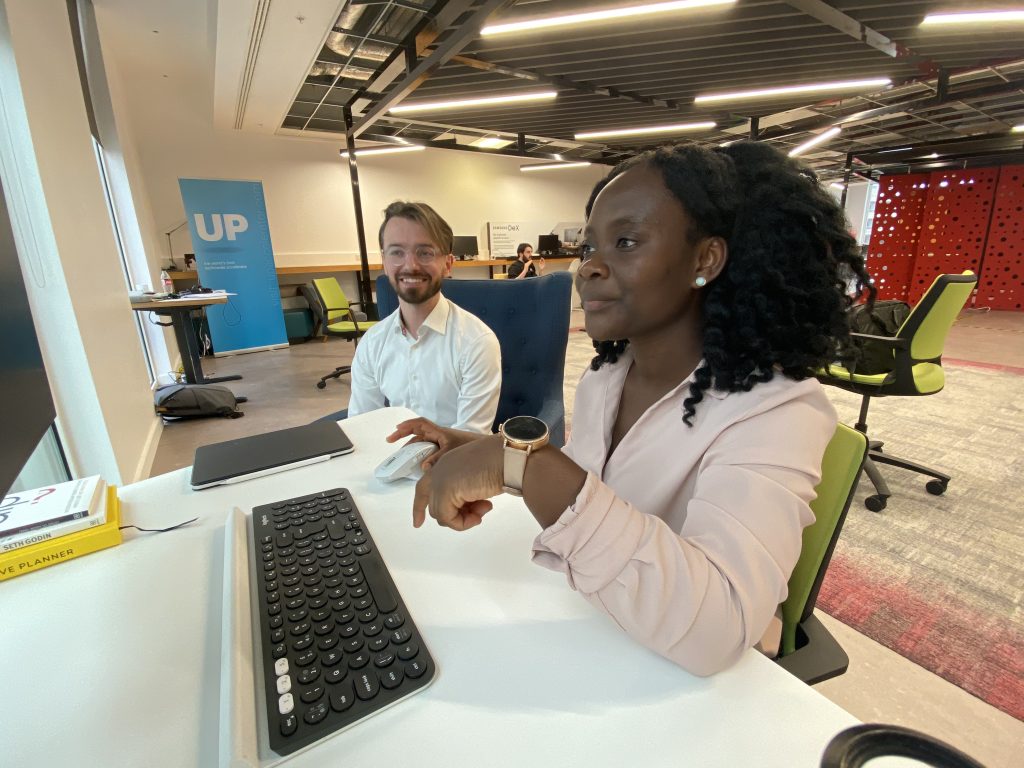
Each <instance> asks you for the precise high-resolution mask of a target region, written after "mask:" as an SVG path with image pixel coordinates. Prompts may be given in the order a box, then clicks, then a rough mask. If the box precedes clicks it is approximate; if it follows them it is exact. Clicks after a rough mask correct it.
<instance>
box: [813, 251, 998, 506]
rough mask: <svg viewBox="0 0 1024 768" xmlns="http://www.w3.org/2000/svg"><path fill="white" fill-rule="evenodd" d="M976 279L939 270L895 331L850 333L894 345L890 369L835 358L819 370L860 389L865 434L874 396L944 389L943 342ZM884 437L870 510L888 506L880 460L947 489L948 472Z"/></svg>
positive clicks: (833, 381) (877, 445)
mask: <svg viewBox="0 0 1024 768" xmlns="http://www.w3.org/2000/svg"><path fill="white" fill-rule="evenodd" d="M977 282H978V277H977V275H975V274H974V273H972V272H970V271H967V272H964V273H963V274H960V275H939V276H938V277H937V278H935V282H934V283H932V286H931V288H929V289H928V292H927V293H925V295H924V296H922V297H921V300H920V301H919V302H918V303H917V306H916V307H914V309H913V310H912V311H911V313H910V314H909V315H908V316H907V319H906V320H905V321H904V322H903V325H901V326H900V328H899V330H898V331H897V332H896V335H895V336H893V337H888V336H870V335H868V334H861V333H852V334H850V335H851V336H852V337H853V338H855V339H862V340H865V341H871V342H872V343H877V344H882V345H885V346H887V347H889V348H890V349H891V350H892V370H891V371H890V372H889V373H877V374H858V373H856V370H855V367H854V370H849V369H847V368H845V367H844V366H842V365H839V364H833V365H830V366H829V367H828V372H827V373H823V374H821V375H819V376H818V379H819V380H820V381H821V383H822V384H828V385H830V386H833V387H839V388H840V389H845V390H847V391H849V392H856V393H857V394H858V395H861V397H862V400H861V405H860V416H859V418H858V419H857V423H856V425H855V426H856V428H857V429H858V430H859V431H861V432H863V433H864V434H867V431H868V424H867V420H868V405H869V404H870V402H871V398H872V397H888V396H891V395H897V396H911V397H915V396H920V395H934V394H935V393H936V392H939V391H941V390H942V387H943V385H944V384H945V382H946V377H945V375H944V374H943V372H942V347H943V345H944V344H945V343H946V336H947V335H948V333H949V329H950V328H951V327H952V326H953V323H954V322H955V321H956V318H957V315H959V314H960V310H961V309H963V307H964V305H965V304H966V303H967V300H968V299H969V298H970V296H971V292H972V291H973V290H974V286H975V285H976V284H977ZM882 445H883V444H882V443H881V442H880V441H875V440H872V441H871V448H870V451H869V453H868V460H867V461H866V462H865V464H864V471H865V472H866V473H867V475H868V477H869V478H871V482H872V484H873V485H874V487H875V494H874V495H873V496H868V497H867V499H865V500H864V506H866V507H867V508H868V509H870V510H871V511H872V512H881V511H882V510H883V509H885V506H886V503H887V500H888V498H889V496H890V495H891V493H890V491H889V486H888V484H887V483H886V482H885V479H884V478H883V477H882V474H881V472H879V471H878V467H877V466H875V465H876V464H889V465H891V466H894V467H902V468H903V469H909V470H911V471H912V472H917V473H919V474H922V475H927V476H928V477H931V478H933V479H932V480H929V481H928V483H927V484H926V485H925V488H926V489H927V490H928V492H929V493H932V494H935V495H936V496H938V495H940V494H942V493H944V492H945V491H946V487H947V486H948V485H949V481H950V476H949V475H947V474H944V473H942V472H939V471H938V470H935V469H930V468H929V467H925V466H923V465H921V464H917V463H915V462H913V461H908V460H907V459H900V458H897V457H896V456H890V455H889V454H886V453H882Z"/></svg>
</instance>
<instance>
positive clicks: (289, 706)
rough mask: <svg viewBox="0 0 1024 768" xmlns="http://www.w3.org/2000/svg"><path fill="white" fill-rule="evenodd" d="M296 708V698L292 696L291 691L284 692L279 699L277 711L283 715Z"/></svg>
mask: <svg viewBox="0 0 1024 768" xmlns="http://www.w3.org/2000/svg"><path fill="white" fill-rule="evenodd" d="M293 709H295V699H294V698H292V695H291V694H290V693H283V694H281V696H280V697H279V698H278V700H277V711H278V712H280V713H281V714H282V715H287V714H288V713H289V712H291V711H292V710H293Z"/></svg>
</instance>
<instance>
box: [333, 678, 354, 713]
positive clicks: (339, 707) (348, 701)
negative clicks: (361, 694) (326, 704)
mask: <svg viewBox="0 0 1024 768" xmlns="http://www.w3.org/2000/svg"><path fill="white" fill-rule="evenodd" d="M354 701H355V695H354V694H353V691H352V681H351V680H349V681H347V682H344V683H342V684H341V685H337V686H335V687H334V689H333V690H332V691H331V696H330V702H331V709H333V710H334V711H335V712H344V711H345V710H346V709H348V708H349V707H351V706H352V703H353V702H354Z"/></svg>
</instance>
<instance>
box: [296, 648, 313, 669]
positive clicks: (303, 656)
mask: <svg viewBox="0 0 1024 768" xmlns="http://www.w3.org/2000/svg"><path fill="white" fill-rule="evenodd" d="M314 661H316V651H305V652H303V653H300V654H299V655H298V656H296V657H295V663H296V665H298V666H300V667H308V666H309V665H310V664H312V663H313V662H314Z"/></svg>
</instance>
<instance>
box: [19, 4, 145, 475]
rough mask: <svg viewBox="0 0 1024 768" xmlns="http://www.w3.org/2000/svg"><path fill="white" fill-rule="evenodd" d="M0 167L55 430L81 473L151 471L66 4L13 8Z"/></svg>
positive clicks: (132, 336)
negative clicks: (49, 391) (52, 405)
mask: <svg viewBox="0 0 1024 768" xmlns="http://www.w3.org/2000/svg"><path fill="white" fill-rule="evenodd" d="M3 11H4V14H5V18H6V26H5V27H4V28H3V29H2V30H0V33H2V34H0V45H2V55H3V60H2V68H0V102H2V117H3V121H4V126H3V130H2V131H0V133H2V135H3V136H2V138H3V140H2V142H0V158H2V165H3V167H2V172H3V181H4V188H5V191H7V193H8V198H9V206H10V210H11V217H12V224H13V226H14V232H15V238H16V241H17V244H18V255H19V258H20V260H21V262H22V268H23V271H24V273H25V275H26V284H27V288H28V291H29V300H30V303H31V305H32V313H33V317H34V319H35V322H36V329H37V334H38V336H39V340H40V346H41V349H42V352H43V358H44V361H45V363H46V369H47V373H48V375H49V379H50V384H51V388H52V390H53V395H54V402H55V405H56V408H57V417H58V426H59V428H60V430H61V434H62V437H63V439H64V443H65V448H66V449H67V452H68V457H69V460H70V462H71V464H72V468H73V470H74V471H75V473H76V474H78V475H86V474H92V473H99V474H102V475H103V476H104V477H105V478H106V480H107V481H108V482H111V483H122V482H129V481H132V480H134V479H137V478H139V477H144V476H145V475H146V474H147V473H148V467H149V462H150V461H151V458H152V450H153V449H154V447H155V444H156V437H157V436H158V434H159V421H158V419H157V418H156V415H155V414H154V412H153V403H152V398H151V393H150V389H149V377H148V375H147V372H146V369H145V365H144V362H143V356H142V350H141V342H140V340H139V337H138V334H137V332H136V328H135V325H134V317H133V315H132V310H131V307H130V305H129V303H128V298H127V295H126V291H125V279H124V275H123V272H122V269H121V265H120V257H119V255H118V251H117V244H116V242H115V239H114V232H113V228H112V225H111V220H110V215H109V211H108V208H107V204H106V197H105V194H104V191H103V186H102V183H101V179H100V174H99V168H98V165H97V162H96V156H95V153H94V151H93V145H92V139H91V135H90V131H89V125H88V120H87V117H86V112H85V103H84V100H83V97H82V91H81V86H80V84H79V77H78V69H77V65H76V62H75V57H74V49H73V47H72V40H71V31H70V24H69V20H68V10H67V3H66V2H65V0H6V2H4V3H3Z"/></svg>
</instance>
